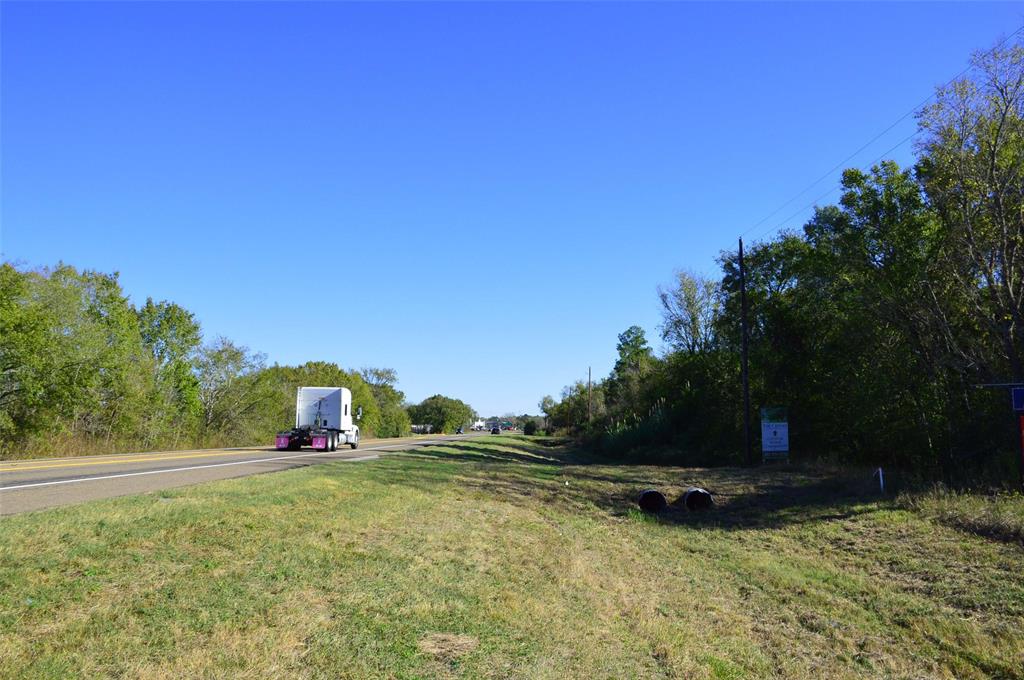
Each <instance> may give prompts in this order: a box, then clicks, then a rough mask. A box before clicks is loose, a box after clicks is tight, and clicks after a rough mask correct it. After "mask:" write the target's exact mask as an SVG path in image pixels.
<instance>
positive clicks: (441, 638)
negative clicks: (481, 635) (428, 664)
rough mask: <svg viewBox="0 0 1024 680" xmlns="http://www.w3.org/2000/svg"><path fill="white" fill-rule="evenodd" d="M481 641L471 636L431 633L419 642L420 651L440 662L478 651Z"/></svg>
mask: <svg viewBox="0 0 1024 680" xmlns="http://www.w3.org/2000/svg"><path fill="white" fill-rule="evenodd" d="M479 644H480V641H479V640H477V639H476V638H475V637H473V636H471V635H458V634H456V633H431V634H430V635H428V636H426V637H425V638H423V639H422V640H420V641H419V648H420V651H421V652H423V653H424V654H429V655H431V656H433V657H434V658H435V659H437V660H438V661H445V662H448V661H453V660H455V659H457V658H459V657H460V656H462V655H463V654H468V653H469V652H472V651H473V650H474V649H476V647H477V645H479Z"/></svg>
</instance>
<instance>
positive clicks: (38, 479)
mask: <svg viewBox="0 0 1024 680" xmlns="http://www.w3.org/2000/svg"><path fill="white" fill-rule="evenodd" d="M472 436H478V435H468V434H467V435H461V436H437V437H431V438H426V439H425V438H423V437H413V438H408V439H376V440H374V439H366V440H363V441H361V442H360V443H359V448H358V449H356V450H354V451H353V450H352V449H349V448H348V447H346V448H345V449H344V450H342V449H339V450H338V451H337V452H335V453H329V452H325V453H320V452H317V451H314V450H313V449H303V450H302V451H278V450H277V449H274V448H269V447H266V448H263V447H257V448H238V449H203V450H198V451H164V452H157V453H123V454H116V455H109V456H81V457H75V458H47V459H35V460H22V461H7V462H0V515H13V514H16V513H19V512H29V511H31V510H41V509H43V508H52V507H56V506H59V505H71V504H73V503H82V502H84V501H91V500H95V499H98V498H112V497H114V496H129V495H132V494H137V493H147V492H152V491H159V490H161V489H170V488H173V487H177V486H189V485H191V484H201V483H203V482H212V481H214V480H218V479H229V478H232V477H248V476H249V475H256V474H261V473H264V472H279V471H280V470H288V469H290V468H295V467H304V466H306V465H316V464H318V463H331V462H338V461H347V462H353V463H354V462H359V461H364V460H372V459H374V458H378V457H379V456H381V455H382V454H387V453H394V452H396V451H405V450H409V449H414V448H419V447H422V446H430V445H431V444H438V443H440V442H442V441H447V440H452V439H466V438H469V437H472Z"/></svg>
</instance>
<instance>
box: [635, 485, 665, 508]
mask: <svg viewBox="0 0 1024 680" xmlns="http://www.w3.org/2000/svg"><path fill="white" fill-rule="evenodd" d="M636 502H637V504H639V505H640V509H641V510H643V511H644V512H651V513H659V512H661V511H662V510H664V509H665V508H667V507H668V501H666V500H665V497H664V496H663V495H661V492H660V491H658V490H657V489H644V490H643V491H641V492H640V496H639V498H637V501H636Z"/></svg>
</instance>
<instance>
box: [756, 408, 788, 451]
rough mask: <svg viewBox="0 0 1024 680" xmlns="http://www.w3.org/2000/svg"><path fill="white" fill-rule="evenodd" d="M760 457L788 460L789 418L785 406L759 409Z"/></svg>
mask: <svg viewBox="0 0 1024 680" xmlns="http://www.w3.org/2000/svg"><path fill="white" fill-rule="evenodd" d="M761 454H762V455H761V458H762V459H763V460H765V461H773V460H789V418H788V417H787V414H786V409H785V408H780V407H766V408H762V409H761Z"/></svg>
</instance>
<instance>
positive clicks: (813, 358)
mask: <svg viewBox="0 0 1024 680" xmlns="http://www.w3.org/2000/svg"><path fill="white" fill-rule="evenodd" d="M917 120H918V132H919V134H918V141H917V142H916V146H915V155H916V162H915V163H914V165H913V166H912V167H907V168H901V167H899V166H898V165H897V164H896V163H894V162H891V161H885V162H881V163H878V164H877V165H875V166H873V167H872V168H871V169H870V170H867V171H862V170H857V169H850V170H847V171H845V172H844V173H843V175H842V180H841V190H842V194H841V198H840V199H839V202H838V204H836V205H826V206H823V207H817V208H815V210H814V214H813V216H812V217H811V218H810V219H809V220H808V221H807V222H806V224H805V225H804V226H803V228H802V230H799V231H785V232H782V233H780V234H778V235H777V236H775V237H773V238H770V239H768V240H766V241H763V242H760V243H757V244H755V245H754V247H752V248H750V250H749V251H748V253H747V255H746V257H745V265H746V279H747V295H748V307H749V313H748V317H749V347H750V349H749V353H750V354H749V356H750V389H751V401H752V404H753V414H754V427H753V428H752V429H753V433H754V436H755V441H754V446H755V447H757V446H758V445H759V444H758V440H757V437H758V436H759V432H758V429H759V428H758V427H757V407H758V406H785V407H787V408H788V411H789V414H790V415H789V420H790V440H791V448H792V449H793V455H794V457H796V458H804V459H821V458H829V459H836V460H841V461H848V462H853V463H858V464H860V463H863V464H867V463H870V464H889V465H897V466H901V467H905V468H908V469H915V470H919V471H921V472H922V474H930V475H944V476H946V477H955V476H957V475H963V474H980V473H982V472H983V471H988V472H991V473H993V474H997V475H1000V476H1003V477H1014V476H1015V474H1014V473H1012V472H1011V471H1012V466H1013V465H1014V457H1015V455H1017V454H1016V453H1015V451H1016V450H1017V447H1018V446H1019V435H1018V434H1017V433H1016V429H1015V424H1016V421H1015V419H1014V417H1013V415H1012V413H1011V410H1010V399H1009V395H1008V392H1007V390H1006V389H1004V388H989V387H987V386H989V385H992V384H1001V383H1013V382H1018V383H1021V382H1024V346H1022V342H1021V330H1022V320H1024V316H1022V315H1024V309H1022V304H1024V48H1022V47H1021V45H1020V44H1016V45H1011V46H1009V47H1005V48H1004V47H997V48H996V49H993V50H989V51H986V52H983V53H979V54H976V55H975V56H974V57H973V59H972V68H971V70H970V71H969V72H968V74H967V75H965V76H964V77H962V78H960V79H958V80H956V81H954V82H952V83H951V84H949V85H948V86H944V87H941V88H939V89H938V90H937V91H936V93H935V97H934V99H933V101H932V103H931V104H929V105H927V106H925V107H924V108H923V109H922V110H920V111H919V112H918V117H917ZM719 265H720V268H721V274H720V276H719V277H718V278H708V277H703V276H701V275H698V274H695V273H692V272H681V273H678V274H677V275H676V277H675V280H674V281H673V283H672V284H671V285H669V286H666V287H664V288H662V289H659V291H658V296H659V300H660V303H661V308H662V323H661V325H660V328H659V330H660V333H661V338H662V340H663V341H664V343H665V346H666V349H665V351H664V352H663V353H661V354H660V355H658V354H656V353H655V352H654V350H653V349H652V348H651V346H650V345H649V344H648V341H647V339H646V337H645V335H644V331H643V330H642V329H640V328H639V327H632V328H630V329H628V330H626V331H625V332H624V333H622V334H621V335H620V336H619V339H618V340H619V341H618V345H617V350H618V360H617V361H616V364H615V367H614V369H613V370H612V372H611V374H610V375H609V376H608V377H607V378H604V379H603V380H600V381H599V382H598V383H597V384H596V385H595V386H594V387H593V389H592V390H590V391H589V394H588V390H587V385H586V384H585V383H584V382H583V381H579V382H577V383H575V384H573V385H570V386H568V387H566V388H565V389H564V390H563V392H562V394H561V397H560V399H558V400H556V399H554V398H551V397H545V398H544V400H543V401H542V402H541V404H540V405H541V409H542V410H543V411H544V413H545V415H546V416H547V422H548V427H549V428H550V429H552V430H561V431H570V432H573V433H575V434H577V435H580V436H583V437H586V438H588V439H589V440H591V441H592V442H593V443H594V444H595V445H596V446H598V447H600V448H602V449H603V450H604V451H605V452H606V453H608V454H609V455H613V454H614V455H646V456H652V457H658V456H661V457H667V458H670V459H672V460H675V461H680V462H683V461H685V462H691V463H706V464H710V463H738V462H741V461H742V451H743V413H742V399H741V391H740V348H741V343H742V335H741V329H740V326H741V325H740V312H741V309H740V295H739V293H740V281H739V268H738V252H737V251H726V252H723V253H722V254H721V256H720V258H719ZM630 452H631V453H630Z"/></svg>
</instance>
